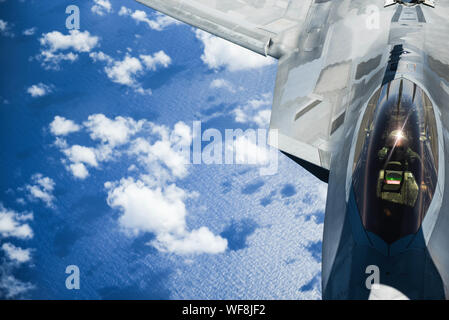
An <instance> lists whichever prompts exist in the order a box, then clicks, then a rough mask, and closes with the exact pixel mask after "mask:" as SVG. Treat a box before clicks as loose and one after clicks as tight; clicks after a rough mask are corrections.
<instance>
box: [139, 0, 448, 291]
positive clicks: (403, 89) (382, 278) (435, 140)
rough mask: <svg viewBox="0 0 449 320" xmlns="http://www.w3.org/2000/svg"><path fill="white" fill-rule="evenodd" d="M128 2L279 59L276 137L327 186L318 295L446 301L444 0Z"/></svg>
mask: <svg viewBox="0 0 449 320" xmlns="http://www.w3.org/2000/svg"><path fill="white" fill-rule="evenodd" d="M138 1H139V2H141V3H143V4H144V5H146V6H149V7H151V8H153V9H155V10H158V11H160V12H162V13H164V14H167V15H169V16H171V17H173V18H175V19H178V20H181V21H183V22H185V23H188V24H190V25H192V26H194V27H197V28H200V29H202V30H205V31H207V32H210V33H212V34H214V35H216V36H218V37H221V38H224V39H226V40H228V41H231V42H233V43H235V44H238V45H240V46H243V47H245V48H247V49H250V50H252V51H254V52H257V53H259V54H261V55H264V56H271V57H274V58H276V59H278V60H279V62H278V71H277V78H276V87H275V92H274V100H273V107H272V114H271V122H270V130H273V132H277V133H278V135H277V139H276V140H277V143H276V147H277V148H279V149H280V150H281V151H282V152H283V153H285V154H286V155H288V156H289V157H290V158H291V159H293V160H294V161H296V162H297V163H298V164H300V165H301V166H303V167H304V168H306V169H307V170H308V171H310V172H311V173H312V174H314V175H315V176H316V177H318V178H319V179H321V180H323V181H325V182H327V183H328V195H327V203H326V212H325V221H324V236H323V239H324V240H323V254H322V257H323V258H322V295H323V298H324V299H396V298H397V299H405V298H407V299H448V298H449V168H446V165H448V158H447V155H448V150H449V149H448V148H449V135H448V126H449V19H448V17H449V0H440V1H438V0H436V1H431V0H138ZM273 144H274V143H273Z"/></svg>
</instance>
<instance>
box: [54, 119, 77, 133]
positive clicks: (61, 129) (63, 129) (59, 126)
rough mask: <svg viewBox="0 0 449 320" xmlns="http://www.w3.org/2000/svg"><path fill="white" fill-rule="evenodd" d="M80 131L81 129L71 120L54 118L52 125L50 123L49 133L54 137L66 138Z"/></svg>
mask: <svg viewBox="0 0 449 320" xmlns="http://www.w3.org/2000/svg"><path fill="white" fill-rule="evenodd" d="M80 129H81V127H80V126H79V125H77V124H76V123H75V122H73V121H72V120H67V119H66V118H64V117H60V116H56V117H55V119H54V120H53V121H52V123H50V132H51V133H52V134H53V135H55V136H66V135H68V134H70V133H73V132H77V131H79V130H80Z"/></svg>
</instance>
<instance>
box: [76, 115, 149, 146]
mask: <svg viewBox="0 0 449 320" xmlns="http://www.w3.org/2000/svg"><path fill="white" fill-rule="evenodd" d="M144 123H145V121H143V120H140V121H135V120H133V119H131V118H124V117H120V116H119V117H116V118H115V119H109V118H108V117H106V116H105V115H103V114H94V115H90V116H89V117H88V118H87V121H85V122H84V123H83V124H84V126H85V127H86V128H87V131H88V132H89V134H90V137H91V139H92V140H100V141H101V142H102V143H105V144H108V145H110V146H111V147H115V146H118V145H121V144H124V143H127V142H128V141H129V138H130V136H132V135H133V134H135V133H137V132H138V131H139V130H141V129H142V127H143V125H144Z"/></svg>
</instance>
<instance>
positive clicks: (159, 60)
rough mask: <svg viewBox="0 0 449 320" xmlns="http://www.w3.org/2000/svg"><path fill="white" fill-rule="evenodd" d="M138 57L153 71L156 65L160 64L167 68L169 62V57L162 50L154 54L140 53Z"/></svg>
mask: <svg viewBox="0 0 449 320" xmlns="http://www.w3.org/2000/svg"><path fill="white" fill-rule="evenodd" d="M140 59H141V60H142V62H143V63H144V64H145V66H146V67H147V68H148V69H150V70H153V71H155V70H156V69H157V67H158V66H159V65H160V66H162V67H164V68H167V67H168V66H169V65H170V64H171V62H172V61H171V58H170V57H169V56H167V54H166V53H165V52H164V51H159V52H156V53H155V54H154V55H152V56H151V55H140Z"/></svg>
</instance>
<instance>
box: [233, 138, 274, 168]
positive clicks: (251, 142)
mask: <svg viewBox="0 0 449 320" xmlns="http://www.w3.org/2000/svg"><path fill="white" fill-rule="evenodd" d="M228 148H234V150H235V161H236V163H237V164H239V163H240V164H245V163H248V164H258V165H263V164H266V163H268V162H269V160H270V150H269V149H268V148H267V147H266V146H261V145H258V144H257V143H256V141H255V139H251V138H250V137H248V136H246V135H242V136H240V137H237V138H236V139H235V141H234V144H233V145H229V146H228Z"/></svg>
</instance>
